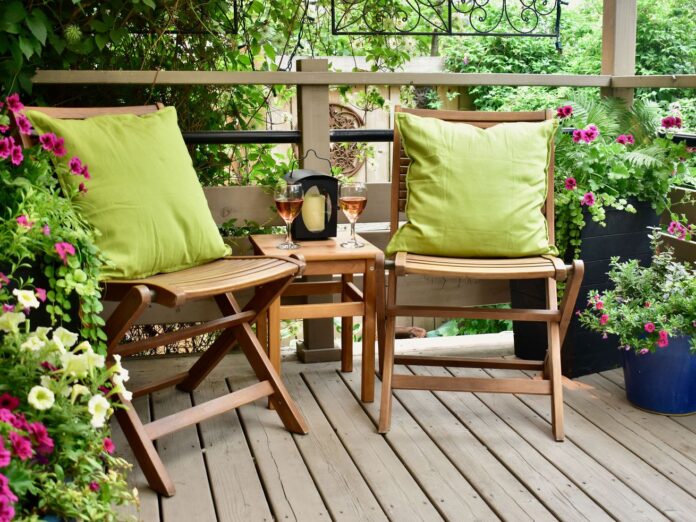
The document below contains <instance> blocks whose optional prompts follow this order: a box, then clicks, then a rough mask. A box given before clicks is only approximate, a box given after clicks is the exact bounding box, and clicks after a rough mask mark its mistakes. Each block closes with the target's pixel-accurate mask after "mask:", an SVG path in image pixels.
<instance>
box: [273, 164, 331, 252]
mask: <svg viewBox="0 0 696 522" xmlns="http://www.w3.org/2000/svg"><path fill="white" fill-rule="evenodd" d="M285 181H287V182H288V183H299V184H300V185H302V191H303V193H304V202H303V203H302V211H301V212H300V215H299V216H297V218H295V220H294V221H293V222H292V237H293V238H294V239H298V240H307V239H327V238H330V237H336V226H337V221H338V217H337V209H338V180H337V179H336V178H334V177H333V176H331V175H329V174H322V173H321V172H317V171H315V170H308V169H299V170H293V171H291V172H290V173H289V174H288V175H287V176H285Z"/></svg>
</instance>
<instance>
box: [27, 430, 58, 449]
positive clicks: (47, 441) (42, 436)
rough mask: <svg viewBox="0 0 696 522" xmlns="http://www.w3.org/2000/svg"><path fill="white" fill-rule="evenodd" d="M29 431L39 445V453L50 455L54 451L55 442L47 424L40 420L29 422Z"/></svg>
mask: <svg viewBox="0 0 696 522" xmlns="http://www.w3.org/2000/svg"><path fill="white" fill-rule="evenodd" d="M27 431H28V432H29V434H30V435H31V436H32V437H33V439H34V442H35V443H36V445H37V448H36V452H37V453H39V454H40V455H50V454H51V453H53V450H54V448H55V443H54V442H53V439H52V438H51V437H50V436H49V434H48V431H47V430H46V426H44V425H43V424H42V423H40V422H33V423H31V424H29V429H28V430H27Z"/></svg>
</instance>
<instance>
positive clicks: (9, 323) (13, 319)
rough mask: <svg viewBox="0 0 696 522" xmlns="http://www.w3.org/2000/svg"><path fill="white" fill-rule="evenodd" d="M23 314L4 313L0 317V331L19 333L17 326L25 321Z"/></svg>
mask: <svg viewBox="0 0 696 522" xmlns="http://www.w3.org/2000/svg"><path fill="white" fill-rule="evenodd" d="M26 318H27V317H26V316H25V315H24V312H5V313H4V314H2V315H0V330H2V331H3V332H7V333H17V332H19V325H20V324H22V323H23V322H24V321H25V320H26Z"/></svg>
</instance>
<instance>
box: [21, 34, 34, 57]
mask: <svg viewBox="0 0 696 522" xmlns="http://www.w3.org/2000/svg"><path fill="white" fill-rule="evenodd" d="M19 48H20V50H21V51H22V54H23V55H24V56H26V57H27V59H29V58H31V57H32V55H33V54H34V46H33V45H31V40H27V39H26V38H25V37H24V36H20V37H19Z"/></svg>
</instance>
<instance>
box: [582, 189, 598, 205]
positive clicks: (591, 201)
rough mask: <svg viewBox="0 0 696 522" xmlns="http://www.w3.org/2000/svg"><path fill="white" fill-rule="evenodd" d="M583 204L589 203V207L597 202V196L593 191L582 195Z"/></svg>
mask: <svg viewBox="0 0 696 522" xmlns="http://www.w3.org/2000/svg"><path fill="white" fill-rule="evenodd" d="M580 204H581V205H587V206H588V207H591V206H592V205H594V204H595V196H594V194H593V193H592V192H586V193H585V195H584V196H583V197H582V201H580Z"/></svg>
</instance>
